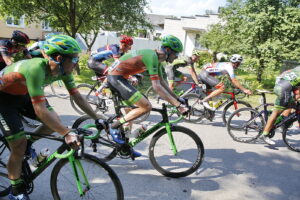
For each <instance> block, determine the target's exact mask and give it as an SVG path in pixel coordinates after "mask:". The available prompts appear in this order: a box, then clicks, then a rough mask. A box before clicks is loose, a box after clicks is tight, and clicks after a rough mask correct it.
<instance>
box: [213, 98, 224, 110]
mask: <svg viewBox="0 0 300 200" xmlns="http://www.w3.org/2000/svg"><path fill="white" fill-rule="evenodd" d="M222 103H223V101H222V99H221V100H219V101H218V102H217V103H216V105H214V107H215V108H218V107H219V106H221V105H222Z"/></svg>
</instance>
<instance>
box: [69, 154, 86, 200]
mask: <svg viewBox="0 0 300 200" xmlns="http://www.w3.org/2000/svg"><path fill="white" fill-rule="evenodd" d="M69 162H70V164H71V167H72V170H73V173H74V175H75V179H76V185H77V189H78V192H79V194H80V196H83V195H85V193H86V192H87V191H89V190H90V188H91V187H90V184H89V182H88V180H87V178H86V175H85V172H84V170H83V167H82V165H81V162H80V160H78V159H75V157H74V156H70V157H69ZM78 172H79V173H80V175H81V176H80V175H79V174H78ZM80 178H82V179H83V180H84V182H83V183H82V182H81V181H80ZM83 186H84V187H83Z"/></svg>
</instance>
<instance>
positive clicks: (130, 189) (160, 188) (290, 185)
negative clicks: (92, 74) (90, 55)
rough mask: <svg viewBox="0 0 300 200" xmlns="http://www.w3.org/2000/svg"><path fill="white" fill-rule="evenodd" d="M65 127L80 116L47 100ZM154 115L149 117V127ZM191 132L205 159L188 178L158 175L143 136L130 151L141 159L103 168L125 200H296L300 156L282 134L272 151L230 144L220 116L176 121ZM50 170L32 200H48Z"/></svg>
mask: <svg viewBox="0 0 300 200" xmlns="http://www.w3.org/2000/svg"><path fill="white" fill-rule="evenodd" d="M48 100H49V101H50V104H51V105H52V106H53V107H54V109H55V111H57V112H58V113H59V115H60V117H61V119H62V121H63V123H64V124H65V125H68V126H71V125H72V123H73V122H74V120H75V119H77V118H78V117H79V115H78V114H76V113H75V111H74V110H73V109H72V107H71V105H70V103H69V100H64V99H59V98H56V97H48ZM158 117H159V116H157V115H155V113H153V114H152V115H151V117H150V121H152V122H151V123H153V121H155V120H157V119H158ZM180 125H182V126H185V127H188V128H190V129H192V130H193V131H195V132H196V133H197V134H198V135H199V137H200V138H201V139H202V142H203V144H204V147H205V157H204V161H203V163H202V165H201V167H200V168H199V170H198V171H197V173H194V174H192V175H190V176H188V177H185V178H179V179H172V178H167V177H164V176H162V175H161V174H159V173H158V172H157V171H156V170H155V169H154V168H153V167H152V165H151V163H150V161H149V159H148V144H149V142H150V140H151V139H150V138H151V137H149V138H147V139H146V140H145V141H143V142H142V143H140V144H138V146H137V147H136V148H135V149H136V150H137V151H139V152H141V153H142V154H143V156H142V157H141V158H138V159H136V160H135V161H131V160H122V159H119V158H116V159H114V160H112V161H110V162H109V163H108V164H109V165H110V166H111V167H112V168H113V169H114V170H115V172H116V173H117V174H118V176H119V178H120V180H121V182H122V185H123V189H124V193H125V199H126V200H140V199H143V200H241V199H242V200H299V199H300V181H299V180H300V154H299V153H297V152H292V151H290V150H288V149H287V148H286V146H285V144H284V143H283V142H282V139H281V134H280V133H277V134H276V135H275V141H276V145H275V146H274V147H272V148H270V147H269V146H267V145H265V144H264V143H262V142H258V143H256V144H243V143H237V142H234V141H233V140H232V139H231V138H230V136H229V135H228V133H227V131H226V128H225V127H224V126H223V124H222V121H221V118H220V117H218V116H217V117H216V118H215V120H214V121H213V122H209V121H206V120H204V121H203V122H202V123H200V124H189V123H183V122H181V123H180ZM35 147H36V149H41V148H43V147H48V148H50V150H51V149H54V148H55V147H56V144H55V143H52V142H49V141H46V140H45V141H43V140H40V141H38V142H37V143H36V144H35ZM51 169H52V168H49V169H47V170H46V171H45V172H44V174H43V176H40V177H38V178H37V179H36V180H35V189H34V192H33V193H32V194H31V195H30V197H31V199H33V200H40V199H45V200H46V199H52V196H51V192H50V187H49V185H50V174H51Z"/></svg>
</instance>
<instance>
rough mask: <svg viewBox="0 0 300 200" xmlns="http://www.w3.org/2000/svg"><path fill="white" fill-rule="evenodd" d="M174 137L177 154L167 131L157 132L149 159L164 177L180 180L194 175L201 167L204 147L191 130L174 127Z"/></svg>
mask: <svg viewBox="0 0 300 200" xmlns="http://www.w3.org/2000/svg"><path fill="white" fill-rule="evenodd" d="M171 131H172V137H173V140H174V144H175V147H176V149H177V152H176V153H174V150H173V148H172V146H171V144H170V137H169V136H168V133H167V130H166V129H162V130H160V131H159V132H157V133H156V134H155V135H154V136H153V138H152V140H151V142H150V146H149V158H150V161H151V163H152V165H153V167H154V168H155V169H156V170H157V171H158V172H160V173H161V174H163V175H164V176H168V177H172V178H179V177H184V176H188V175H190V174H192V173H193V172H195V171H196V170H197V169H198V168H199V167H200V165H201V163H202V160H203V156H204V146H203V143H202V141H201V139H200V138H199V136H198V135H197V134H196V133H195V132H193V131H192V130H190V129H187V128H184V127H181V126H172V127H171Z"/></svg>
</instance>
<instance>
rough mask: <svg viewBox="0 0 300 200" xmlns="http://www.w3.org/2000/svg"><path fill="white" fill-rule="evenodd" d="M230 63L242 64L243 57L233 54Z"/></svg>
mask: <svg viewBox="0 0 300 200" xmlns="http://www.w3.org/2000/svg"><path fill="white" fill-rule="evenodd" d="M230 62H232V63H241V62H243V57H242V56H241V55H239V54H233V55H232V56H231V58H230Z"/></svg>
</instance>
